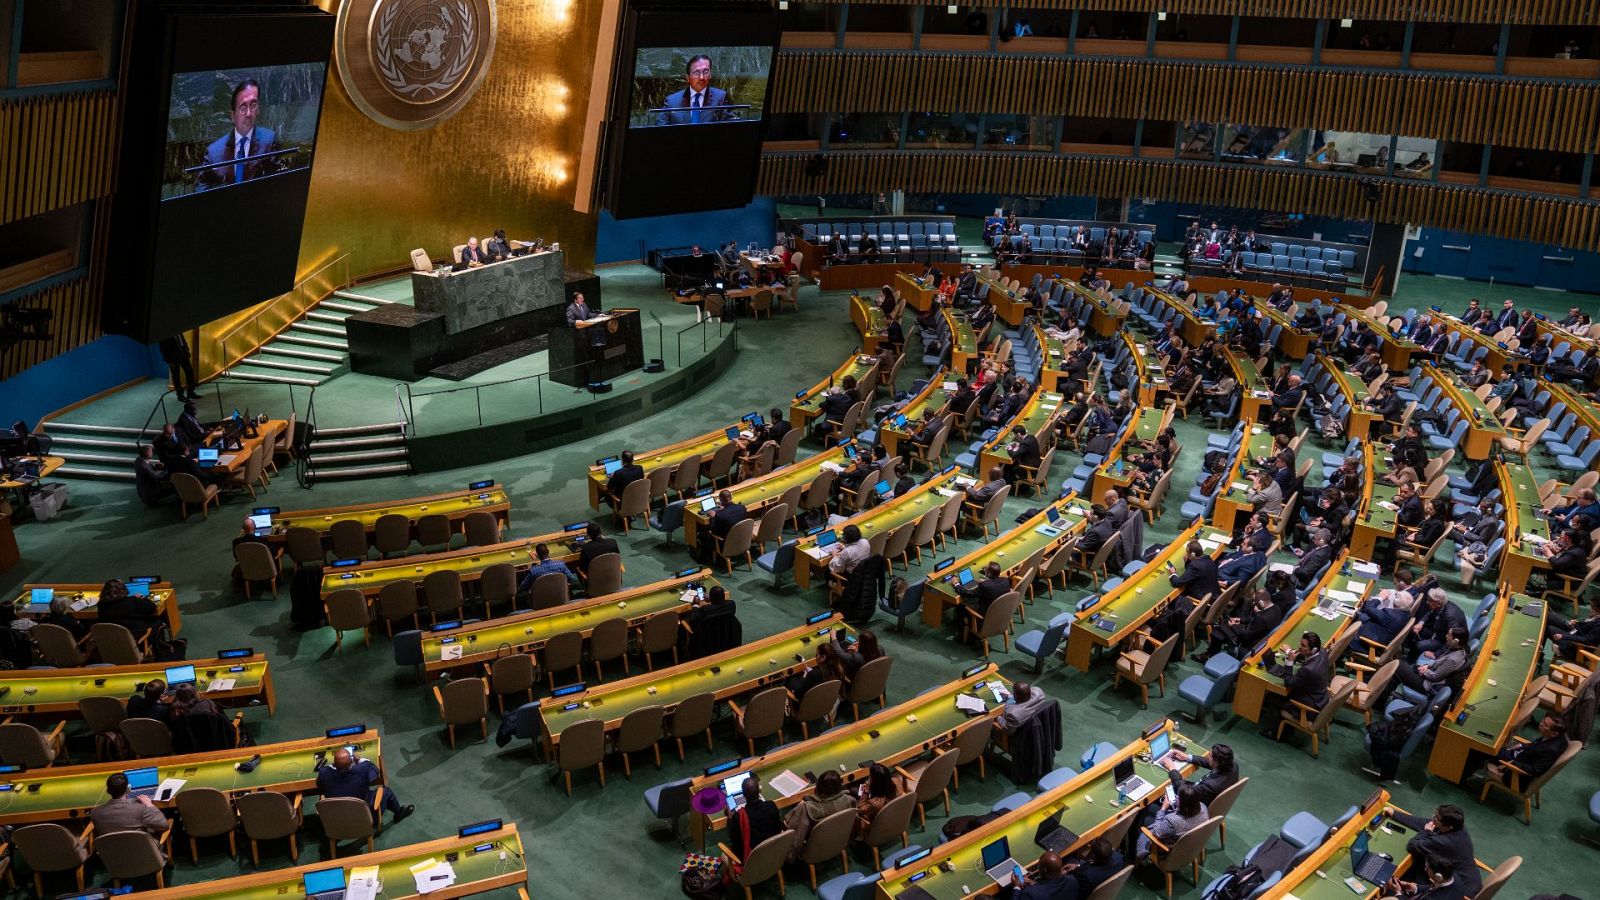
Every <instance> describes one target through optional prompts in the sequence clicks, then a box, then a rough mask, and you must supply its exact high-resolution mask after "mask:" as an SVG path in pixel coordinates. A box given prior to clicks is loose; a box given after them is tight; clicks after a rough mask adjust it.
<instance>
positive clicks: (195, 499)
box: [171, 472, 222, 521]
mask: <svg viewBox="0 0 1600 900" xmlns="http://www.w3.org/2000/svg"><path fill="white" fill-rule="evenodd" d="M171 481H172V489H173V490H174V491H176V492H177V494H178V515H180V516H181V517H182V518H183V519H184V521H188V519H189V507H190V506H191V505H196V506H199V507H200V516H201V518H205V519H209V518H211V505H212V504H213V503H215V504H216V505H217V506H219V507H220V506H221V505H222V497H221V494H222V492H221V490H219V489H218V488H217V486H216V485H214V484H201V483H200V479H198V478H196V477H194V476H193V475H190V474H189V473H188V472H173V473H172V478H171Z"/></svg>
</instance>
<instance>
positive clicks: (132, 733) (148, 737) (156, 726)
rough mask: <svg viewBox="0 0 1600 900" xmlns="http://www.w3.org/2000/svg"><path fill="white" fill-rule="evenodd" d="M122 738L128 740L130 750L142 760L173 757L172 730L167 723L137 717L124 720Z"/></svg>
mask: <svg viewBox="0 0 1600 900" xmlns="http://www.w3.org/2000/svg"><path fill="white" fill-rule="evenodd" d="M122 736H123V737H125V738H127V739H128V749H129V750H131V751H133V755H134V756H137V757H139V758H141V759H149V758H151V757H155V756H171V755H172V729H170V728H168V727H167V723H165V722H161V721H158V720H156V719H142V718H137V717H132V718H127V719H123V720H122Z"/></svg>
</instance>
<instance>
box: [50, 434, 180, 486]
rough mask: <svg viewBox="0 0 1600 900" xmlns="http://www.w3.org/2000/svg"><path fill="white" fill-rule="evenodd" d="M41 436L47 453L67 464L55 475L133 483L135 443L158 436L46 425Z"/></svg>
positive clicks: (136, 450) (137, 452)
mask: <svg viewBox="0 0 1600 900" xmlns="http://www.w3.org/2000/svg"><path fill="white" fill-rule="evenodd" d="M42 430H43V432H44V433H45V434H47V435H49V436H50V440H51V444H50V453H51V455H53V456H59V457H61V458H63V459H65V460H66V461H67V463H66V465H64V466H62V467H61V468H59V469H57V470H56V473H55V474H57V475H66V476H76V477H78V478H105V479H112V480H115V481H132V480H133V461H134V460H135V459H138V457H139V440H140V438H141V437H142V438H143V439H144V440H146V441H150V440H154V439H155V438H156V437H157V436H159V435H160V434H161V430H160V429H159V428H157V429H156V430H154V431H146V432H142V433H141V432H140V430H139V429H138V428H137V427H133V426H128V425H80V424H76V423H73V422H61V421H50V422H47V423H45V424H44V426H43V428H42Z"/></svg>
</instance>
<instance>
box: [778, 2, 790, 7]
mask: <svg viewBox="0 0 1600 900" xmlns="http://www.w3.org/2000/svg"><path fill="white" fill-rule="evenodd" d="M778 8H779V9H788V8H789V0H778Z"/></svg>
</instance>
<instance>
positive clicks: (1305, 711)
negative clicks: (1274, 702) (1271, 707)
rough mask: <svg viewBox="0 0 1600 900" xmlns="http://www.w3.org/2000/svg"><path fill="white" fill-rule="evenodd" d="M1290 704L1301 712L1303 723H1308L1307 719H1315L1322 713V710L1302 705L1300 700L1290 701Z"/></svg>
mask: <svg viewBox="0 0 1600 900" xmlns="http://www.w3.org/2000/svg"><path fill="white" fill-rule="evenodd" d="M1289 703H1290V705H1292V706H1294V707H1295V708H1296V709H1298V710H1299V712H1300V721H1302V722H1304V721H1306V720H1307V717H1310V718H1312V719H1314V718H1316V717H1317V714H1318V713H1320V712H1322V710H1320V709H1317V708H1315V707H1311V706H1307V705H1306V704H1304V703H1301V702H1300V701H1299V700H1290V701H1289Z"/></svg>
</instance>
